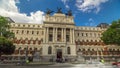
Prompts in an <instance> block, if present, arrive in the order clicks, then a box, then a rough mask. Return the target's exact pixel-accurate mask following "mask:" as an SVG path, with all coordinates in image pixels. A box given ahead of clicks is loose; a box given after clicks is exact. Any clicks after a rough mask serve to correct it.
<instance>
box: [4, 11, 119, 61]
mask: <svg viewBox="0 0 120 68" xmlns="http://www.w3.org/2000/svg"><path fill="white" fill-rule="evenodd" d="M10 26H11V27H10V31H11V32H13V33H14V34H15V38H14V39H13V43H14V45H15V46H16V49H15V52H14V54H12V55H7V56H6V55H3V57H5V58H6V59H8V60H11V59H12V60H13V59H14V60H24V59H26V58H28V59H29V60H30V61H57V60H61V59H62V60H64V61H66V62H73V61H80V62H83V61H87V60H100V59H104V60H105V61H108V62H110V61H116V60H119V59H120V46H117V45H105V44H104V43H103V41H102V40H101V39H100V37H101V36H102V33H103V32H104V31H105V30H106V29H107V27H109V25H107V24H105V23H102V24H99V25H98V26H96V27H89V26H88V27H86V26H75V22H74V18H73V16H72V15H70V14H69V15H65V14H63V13H60V12H57V13H55V14H53V15H50V14H49V13H48V14H46V15H45V21H44V22H43V24H29V23H10Z"/></svg>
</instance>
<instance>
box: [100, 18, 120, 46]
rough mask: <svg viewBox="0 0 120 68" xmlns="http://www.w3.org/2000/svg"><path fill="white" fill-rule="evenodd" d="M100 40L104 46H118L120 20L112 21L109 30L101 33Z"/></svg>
mask: <svg viewBox="0 0 120 68" xmlns="http://www.w3.org/2000/svg"><path fill="white" fill-rule="evenodd" d="M101 39H102V40H103V42H104V43H105V44H115V45H120V20H117V21H113V22H112V24H111V25H110V26H109V28H108V29H107V30H106V31H105V32H103V33H102V37H101Z"/></svg>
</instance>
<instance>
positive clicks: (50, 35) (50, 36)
mask: <svg viewBox="0 0 120 68" xmlns="http://www.w3.org/2000/svg"><path fill="white" fill-rule="evenodd" d="M52 40H53V35H52V34H49V41H51V42H52Z"/></svg>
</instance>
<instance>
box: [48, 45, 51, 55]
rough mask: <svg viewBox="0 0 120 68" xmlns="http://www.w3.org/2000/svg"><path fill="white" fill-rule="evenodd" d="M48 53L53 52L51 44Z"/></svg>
mask: <svg viewBox="0 0 120 68" xmlns="http://www.w3.org/2000/svg"><path fill="white" fill-rule="evenodd" d="M48 54H52V47H51V46H49V47H48Z"/></svg>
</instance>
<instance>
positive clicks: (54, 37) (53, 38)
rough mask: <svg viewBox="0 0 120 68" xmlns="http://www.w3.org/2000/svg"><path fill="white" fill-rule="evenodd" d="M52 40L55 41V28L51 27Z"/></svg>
mask: <svg viewBox="0 0 120 68" xmlns="http://www.w3.org/2000/svg"><path fill="white" fill-rule="evenodd" d="M53 42H55V28H53Z"/></svg>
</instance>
